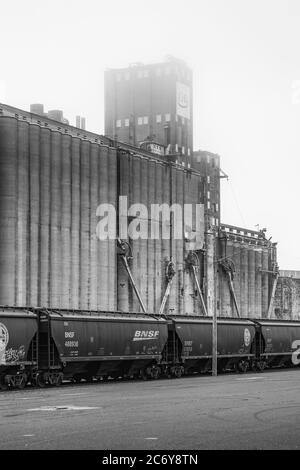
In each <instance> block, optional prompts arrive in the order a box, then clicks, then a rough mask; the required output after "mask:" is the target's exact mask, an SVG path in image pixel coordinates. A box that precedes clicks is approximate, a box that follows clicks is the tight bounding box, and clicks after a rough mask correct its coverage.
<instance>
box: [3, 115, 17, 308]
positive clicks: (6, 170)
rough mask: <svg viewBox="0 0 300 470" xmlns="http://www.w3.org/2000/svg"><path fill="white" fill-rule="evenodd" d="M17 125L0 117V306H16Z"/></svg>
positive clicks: (10, 119) (14, 120) (8, 119)
mask: <svg viewBox="0 0 300 470" xmlns="http://www.w3.org/2000/svg"><path fill="white" fill-rule="evenodd" d="M17 137H18V122H17V120H16V119H14V118H7V117H0V198H1V206H0V240H1V246H2V247H5V249H4V250H3V249H2V250H1V251H0V264H1V270H0V293H1V304H2V305H14V303H15V268H16V251H15V246H16V238H15V237H16V222H17V220H16V217H17V213H16V195H17V172H16V167H17V158H18V138H17Z"/></svg>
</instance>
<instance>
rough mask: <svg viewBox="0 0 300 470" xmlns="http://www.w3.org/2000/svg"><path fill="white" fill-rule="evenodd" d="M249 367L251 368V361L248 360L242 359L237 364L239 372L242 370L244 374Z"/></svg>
mask: <svg viewBox="0 0 300 470" xmlns="http://www.w3.org/2000/svg"><path fill="white" fill-rule="evenodd" d="M248 369H249V362H248V361H245V360H241V361H240V362H239V363H238V365H237V370H238V371H239V372H242V373H243V374H245V373H246V372H247V370H248Z"/></svg>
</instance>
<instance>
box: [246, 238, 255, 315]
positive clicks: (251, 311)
mask: <svg viewBox="0 0 300 470" xmlns="http://www.w3.org/2000/svg"><path fill="white" fill-rule="evenodd" d="M254 248H255V247H254V245H251V244H250V245H249V247H248V315H249V318H255V315H256V307H255V251H254Z"/></svg>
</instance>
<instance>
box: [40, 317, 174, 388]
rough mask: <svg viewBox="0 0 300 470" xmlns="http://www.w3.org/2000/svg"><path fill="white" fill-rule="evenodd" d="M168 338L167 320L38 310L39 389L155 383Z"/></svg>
mask: <svg viewBox="0 0 300 470" xmlns="http://www.w3.org/2000/svg"><path fill="white" fill-rule="evenodd" d="M167 338H168V327H167V321H166V320H164V319H163V318H157V317H155V316H152V315H143V314H136V315H134V314H121V313H107V312H74V313H73V312H69V311H62V310H59V311H48V310H44V311H40V312H39V356H38V364H39V374H38V385H39V386H44V385H46V384H54V385H60V384H61V382H62V380H63V378H64V379H69V380H73V381H74V382H80V381H81V380H82V379H85V380H87V381H91V380H93V378H98V379H106V378H108V377H111V378H117V377H120V376H122V377H140V376H141V377H143V378H147V377H150V378H157V377H158V376H159V375H160V372H161V369H160V368H159V367H158V365H159V364H160V362H161V359H162V351H163V349H164V346H165V344H166V342H167Z"/></svg>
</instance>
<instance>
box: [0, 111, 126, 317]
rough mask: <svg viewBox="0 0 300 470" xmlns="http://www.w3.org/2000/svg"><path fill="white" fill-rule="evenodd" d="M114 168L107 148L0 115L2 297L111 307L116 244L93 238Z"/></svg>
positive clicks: (8, 301)
mask: <svg viewBox="0 0 300 470" xmlns="http://www.w3.org/2000/svg"><path fill="white" fill-rule="evenodd" d="M116 171H117V157H116V150H115V149H113V148H108V147H106V146H103V145H99V144H93V143H91V142H90V141H85V140H83V139H80V138H76V137H74V136H71V135H68V134H64V133H62V132H61V130H57V131H56V130H55V129H49V128H47V127H43V126H40V125H37V124H33V123H31V122H28V121H27V122H26V121H22V120H20V119H18V118H17V117H16V118H15V117H6V116H2V117H1V118H0V187H1V189H0V200H1V205H0V240H1V250H0V264H1V271H0V299H1V304H2V305H12V306H33V307H35V306H43V307H51V308H66V309H95V310H96V309H97V310H105V309H107V310H114V309H116V305H117V298H116V278H117V276H116V267H115V265H116V246H115V243H114V241H111V240H106V241H103V242H102V243H98V242H97V238H96V226H97V221H98V219H97V217H96V212H97V207H98V205H99V204H100V203H101V202H108V203H112V204H114V205H115V204H116Z"/></svg>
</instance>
